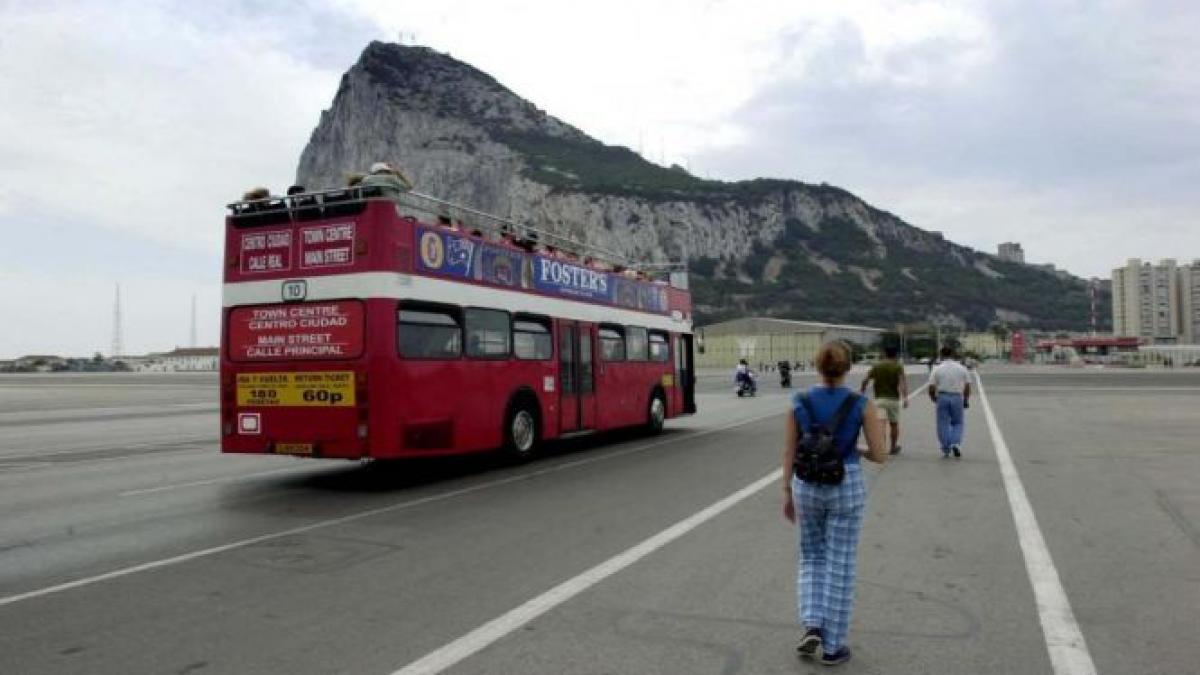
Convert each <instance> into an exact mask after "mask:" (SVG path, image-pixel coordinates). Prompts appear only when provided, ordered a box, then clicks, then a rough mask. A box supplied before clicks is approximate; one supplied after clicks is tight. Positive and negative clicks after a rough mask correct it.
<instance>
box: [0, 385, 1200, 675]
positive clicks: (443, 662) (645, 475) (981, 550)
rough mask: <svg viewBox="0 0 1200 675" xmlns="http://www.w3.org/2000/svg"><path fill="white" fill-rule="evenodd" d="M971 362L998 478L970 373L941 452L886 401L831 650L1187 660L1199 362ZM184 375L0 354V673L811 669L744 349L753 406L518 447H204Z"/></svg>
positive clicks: (949, 665)
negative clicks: (237, 452)
mask: <svg viewBox="0 0 1200 675" xmlns="http://www.w3.org/2000/svg"><path fill="white" fill-rule="evenodd" d="M850 379H851V383H852V384H856V383H857V381H858V375H857V374H856V375H853V376H852V377H851V378H850ZM982 379H983V385H984V387H985V389H986V393H987V397H988V401H989V404H990V410H991V412H992V414H993V417H994V420H995V422H996V431H997V432H998V433H999V441H1001V442H1003V444H1004V450H1005V451H1006V452H1007V453H1009V454H1011V458H1012V465H1013V467H1014V469H1015V472H1012V473H1011V474H1010V475H1008V476H1007V477H1006V476H1005V471H1003V470H1002V469H1003V466H1004V464H1003V463H1002V462H1001V461H1000V459H999V457H1000V456H1001V455H1000V454H998V449H997V448H998V445H997V441H998V439H997V436H996V435H995V434H993V433H992V432H991V430H990V429H989V426H988V424H987V423H986V414H985V410H984V406H983V404H982V401H980V400H979V399H978V398H976V399H974V400H973V405H972V407H971V409H970V411H969V412H968V418H967V439H966V442H965V444H964V457H963V458H962V459H961V460H947V459H942V458H941V455H940V453H939V452H938V451H937V450H936V447H935V443H934V440H933V436H934V434H933V409H932V406H931V405H930V404H929V402H928V400H927V399H926V398H925V397H924V395H923V394H918V396H916V397H915V398H914V400H913V402H912V404H911V406H910V408H909V409H908V411H907V412H906V414H905V417H904V428H903V431H902V445H903V446H904V451H903V452H902V453H901V454H900V455H899V456H898V457H896V458H895V459H894V461H891V462H889V463H888V464H887V465H886V466H885V467H883V468H882V469H879V468H874V467H871V468H869V469H868V481H869V486H870V497H869V505H868V515H867V519H866V525H865V529H864V533H863V538H862V543H861V547H860V557H859V589H858V601H857V605H856V613H855V619H854V624H853V627H852V630H851V635H850V644H851V648H852V649H853V650H854V658H853V659H852V661H851V662H850V663H849V664H847V665H845V666H842V667H841V669H842V670H843V671H844V672H853V673H1064V672H1087V671H1085V670H1075V671H1070V670H1064V668H1066V667H1078V666H1079V665H1080V663H1081V662H1082V661H1081V660H1080V659H1082V658H1084V657H1086V661H1087V663H1090V664H1092V665H1094V671H1093V672H1099V673H1105V674H1109V673H1111V674H1117V673H1122V674H1124V673H1164V674H1166V673H1171V674H1177V673H1200V647H1198V646H1197V643H1196V641H1195V625H1196V624H1197V620H1198V619H1200V490H1198V489H1197V487H1196V479H1197V478H1198V477H1200V447H1198V445H1197V443H1196V442H1195V431H1196V429H1197V421H1198V420H1200V373H1196V372H1191V371H1185V370H1175V371H1112V370H1067V369H1055V368H1032V367H1031V368H1013V367H993V368H985V369H984V370H983V371H982ZM798 380H799V381H798V383H797V384H799V385H804V384H808V383H811V382H812V377H811V375H801V376H800V377H799V378H798ZM923 380H924V376H923V369H917V370H914V371H912V375H911V377H910V383H911V385H910V386H911V387H912V388H913V389H914V390H915V389H917V387H918V386H919V385H920V384H921V382H922V381H923ZM216 393H217V382H216V378H215V377H213V376H211V375H78V376H56V375H43V376H0V513H2V514H3V516H0V673H22V674H24V673H31V674H34V673H89V674H96V673H121V674H126V673H206V674H207V673H239V674H244V673H297V674H300V673H382V674H385V675H386V674H388V673H396V672H406V673H412V672H448V673H533V674H537V673H546V674H549V673H638V674H642V673H689V674H690V673H807V672H815V671H817V670H821V671H823V670H824V669H822V668H819V667H818V666H815V665H812V664H810V663H805V662H802V661H800V660H798V659H797V658H796V657H795V655H794V651H793V650H794V642H795V640H796V638H797V635H798V633H797V629H796V625H795V573H796V572H795V557H794V556H795V533H794V530H793V529H792V528H791V527H790V526H789V525H787V524H786V523H785V521H784V520H783V519H782V516H781V515H780V512H779V509H780V498H779V488H778V482H777V480H774V479H772V478H771V476H772V472H776V471H778V464H779V455H780V450H781V448H780V442H781V438H782V422H783V420H782V414H783V411H784V410H785V409H786V406H787V396H788V394H787V392H784V391H782V390H780V388H779V387H778V384H777V382H774V381H773V380H772V379H771V377H770V374H765V375H764V377H763V380H762V389H761V393H760V395H759V396H758V397H755V398H754V399H738V398H736V397H735V396H734V395H733V390H732V386H731V384H730V383H729V382H727V380H726V378H725V377H723V376H714V377H708V378H704V379H703V380H702V386H701V393H700V395H699V397H698V399H699V405H700V410H701V412H700V414H698V415H696V416H693V417H689V418H682V419H678V420H671V421H670V422H669V423H668V426H667V431H666V432H665V433H663V434H661V435H659V436H656V437H643V436H639V435H636V434H610V435H604V436H602V437H594V438H584V439H577V440H574V441H571V442H567V443H559V444H555V445H553V446H551V447H550V448H548V449H547V452H546V453H545V456H544V457H542V458H541V459H539V460H537V461H534V462H531V463H528V464H525V465H519V466H513V465H509V464H505V463H504V462H502V461H500V460H499V459H498V458H496V457H494V456H478V457H469V458H460V459H450V460H442V461H422V462H405V463H400V464H388V465H378V464H375V465H363V464H358V463H352V462H327V461H313V460H297V459H291V458H277V457H246V456H223V455H220V454H219V452H217V444H216V435H217V415H216V403H215V401H216ZM1013 476H1016V479H1017V480H1018V481H1019V485H1020V487H1021V491H1022V493H1023V495H1024V497H1025V498H1026V499H1027V504H1028V506H1029V507H1030V509H1029V513H1030V514H1032V518H1033V520H1032V524H1031V521H1030V520H1029V519H1028V517H1029V516H1028V515H1014V514H1021V513H1023V512H1021V511H1020V509H1014V508H1012V506H1011V503H1012V500H1013V496H1012V493H1013V487H1012V480H1013ZM1033 533H1036V534H1037V535H1038V536H1037V537H1032V534H1033ZM1031 541H1034V543H1033V544H1031V543H1030V542H1031ZM1037 541H1041V542H1042V544H1043V545H1044V553H1045V559H1044V560H1043V559H1041V558H1037V556H1038V555H1039V553H1038V549H1037V548H1036V542H1037ZM1031 546H1032V547H1033V548H1030V547H1031ZM1031 556H1034V558H1035V564H1032V565H1031V564H1030V559H1031ZM1047 562H1048V564H1049V567H1047ZM1049 572H1053V575H1052V581H1053V583H1051V581H1047V579H1050V578H1051V577H1050V576H1048V573H1049ZM1031 578H1032V579H1035V580H1037V583H1038V586H1037V588H1038V590H1037V591H1036V593H1035V586H1034V584H1033V583H1031ZM1055 589H1058V590H1061V592H1062V598H1063V599H1064V600H1065V602H1067V603H1069V606H1068V610H1069V611H1068V613H1067V614H1066V615H1064V614H1063V612H1062V611H1060V610H1061V607H1059V606H1057V605H1055V604H1054V602H1053V598H1054V597H1057V596H1054V594H1053V592H1052V591H1054V590H1055ZM1047 593H1050V595H1049V596H1047V595H1046V594H1047ZM1047 597H1050V598H1051V600H1050V601H1047V600H1046V598H1047ZM1051 610H1053V611H1051ZM1072 626H1074V627H1075V628H1076V629H1077V630H1078V635H1079V637H1080V639H1079V640H1067V641H1066V642H1068V643H1069V644H1064V642H1063V640H1062V638H1061V635H1063V634H1064V633H1062V632H1061V631H1068V633H1069V630H1068V629H1070V628H1071V627H1072ZM1048 642H1049V643H1050V644H1051V647H1049V648H1048ZM1063 654H1066V655H1067V657H1063V656H1062V655H1063ZM1052 655H1057V656H1054V658H1052ZM1081 655H1082V656H1081ZM1063 658H1066V659H1067V660H1066V661H1063ZM1072 659H1074V660H1072ZM1064 663H1066V664H1067V666H1064V665H1063V664H1064ZM431 664H432V665H431ZM438 664H440V665H438ZM1085 665H1086V664H1085ZM426 666H428V668H426ZM423 668H424V669H425V670H423V671H422V669H423Z"/></svg>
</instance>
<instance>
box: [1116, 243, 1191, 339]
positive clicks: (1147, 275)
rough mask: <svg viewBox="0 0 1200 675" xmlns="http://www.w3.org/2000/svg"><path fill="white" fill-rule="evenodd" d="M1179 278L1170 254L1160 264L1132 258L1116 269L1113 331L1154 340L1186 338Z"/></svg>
mask: <svg viewBox="0 0 1200 675" xmlns="http://www.w3.org/2000/svg"><path fill="white" fill-rule="evenodd" d="M1179 282H1180V272H1179V268H1178V266H1177V265H1176V264H1175V261H1174V260H1172V259H1170V258H1167V259H1165V260H1162V261H1160V262H1159V263H1158V264H1157V265H1155V264H1152V263H1149V262H1142V261H1141V260H1139V259H1137V258H1130V259H1129V261H1128V262H1127V263H1126V265H1125V266H1124V267H1118V268H1117V269H1114V270H1113V283H1112V286H1113V289H1112V303H1113V333H1114V334H1115V335H1118V336H1127V337H1140V338H1145V339H1146V340H1147V341H1148V342H1151V343H1154V344H1174V343H1178V342H1183V341H1184V336H1183V330H1182V323H1181V321H1180V319H1181V316H1182V314H1183V312H1182V308H1181V307H1180V293H1179Z"/></svg>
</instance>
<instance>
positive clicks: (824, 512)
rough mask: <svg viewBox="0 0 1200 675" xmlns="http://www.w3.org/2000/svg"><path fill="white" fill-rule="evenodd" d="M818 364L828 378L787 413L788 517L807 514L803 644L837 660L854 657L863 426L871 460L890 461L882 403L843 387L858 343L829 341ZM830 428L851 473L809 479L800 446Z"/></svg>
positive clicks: (809, 651) (801, 577) (802, 524)
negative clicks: (802, 470) (850, 639)
mask: <svg viewBox="0 0 1200 675" xmlns="http://www.w3.org/2000/svg"><path fill="white" fill-rule="evenodd" d="M816 366H817V371H818V372H819V373H820V374H821V379H822V384H819V385H816V386H814V387H813V388H811V389H809V390H808V391H807V392H800V393H797V394H796V395H795V396H794V397H793V398H792V414H791V415H788V418H787V427H786V445H785V447H784V451H783V494H784V497H783V515H784V517H785V518H787V519H788V521H789V522H792V523H795V522H796V520H797V517H799V529H800V545H799V555H798V565H799V570H798V586H799V588H798V592H797V600H798V603H799V618H800V624H801V627H802V629H803V630H804V633H803V635H802V637H801V639H800V644H799V646H798V647H797V648H796V650H797V651H798V652H799V653H800V655H801V656H810V657H814V658H817V659H819V661H820V662H821V663H822V664H824V665H829V666H835V665H838V664H841V663H845V662H846V661H848V660H849V659H850V649H849V647H847V646H846V634H847V633H848V632H849V630H850V614H851V610H852V609H853V606H854V580H855V574H856V559H857V555H858V535H859V532H860V531H861V529H862V520H863V510H864V508H865V506H866V497H867V493H866V486H865V484H864V483H863V476H862V470H861V467H860V466H859V457H860V454H859V451H858V447H857V443H858V435H859V432H860V430H861V431H863V432H865V435H866V438H867V448H868V451H867V453H866V454H865V455H863V456H865V457H866V458H867V459H869V460H871V461H872V462H876V463H879V464H882V463H883V462H884V461H886V459H887V449H886V448H885V447H884V438H883V424H882V422H880V420H879V414H878V411H877V410H876V409H875V405H874V404H873V403H872V402H871V401H869V400H868V399H866V398H863V397H861V396H859V395H858V394H855V393H854V392H853V391H851V390H850V389H849V388H847V387H845V386H844V385H843V382H844V380H845V377H846V372H847V371H849V370H850V349H849V348H848V347H847V346H846V345H845V344H844V343H842V342H829V343H826V344H825V345H824V346H822V347H821V351H820V352H819V353H818V354H817V362H816ZM850 397H853V398H850ZM843 404H845V405H843ZM831 427H832V428H831ZM825 431H827V432H828V434H829V435H830V436H831V440H832V442H833V446H834V447H836V449H837V452H838V453H840V457H841V465H843V466H844V475H843V476H842V478H841V480H840V481H836V480H835V479H836V475H838V474H839V472H837V471H834V472H832V473H833V474H834V476H835V477H834V478H833V479H830V478H824V479H822V478H821V477H820V476H814V475H813V474H812V473H811V472H807V473H806V477H807V479H808V480H801V479H800V477H799V476H797V461H796V460H797V448H798V446H799V445H800V444H801V443H802V442H804V441H805V437H806V435H807V436H809V437H810V438H809V439H808V441H807V442H805V443H804V445H805V449H803V450H801V453H802V454H803V455H804V456H803V457H802V459H806V458H810V457H812V454H811V450H812V448H813V447H814V446H819V445H820V443H819V440H820V439H819V436H820V435H821V434H823V433H824V432H825ZM835 461H836V460H835ZM802 463H803V462H802ZM810 466H811V465H810ZM827 473H828V472H827Z"/></svg>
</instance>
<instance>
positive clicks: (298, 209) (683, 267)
mask: <svg viewBox="0 0 1200 675" xmlns="http://www.w3.org/2000/svg"><path fill="white" fill-rule="evenodd" d="M376 198H386V199H390V200H391V201H393V202H396V203H397V204H399V205H401V206H404V207H407V208H409V209H412V210H414V211H419V212H423V213H427V214H429V215H432V216H435V217H436V218H437V222H438V223H439V224H442V225H446V226H453V225H456V226H458V227H461V228H464V229H467V230H478V231H479V232H480V233H481V234H484V235H485V236H486V237H488V238H490V239H492V240H496V241H499V240H502V239H506V238H507V239H510V240H511V241H513V242H514V243H516V244H517V245H521V244H522V243H524V244H529V245H543V246H547V247H550V248H552V249H557V250H560V251H562V252H564V253H567V254H569V255H573V256H575V257H577V258H578V259H579V260H580V261H582V262H587V260H589V259H590V260H594V261H597V262H601V263H606V264H608V265H610V266H612V267H613V269H614V271H621V270H623V269H624V270H632V271H635V272H641V273H643V274H645V275H647V276H651V277H654V276H660V275H661V276H666V277H669V279H670V282H671V285H672V286H676V287H679V288H684V289H686V288H687V281H686V278H687V275H686V272H687V264H686V263H685V262H683V261H679V260H669V261H659V262H634V261H633V260H631V259H629V258H628V257H626V256H624V255H622V254H620V253H617V252H615V251H611V250H609V249H605V248H602V247H599V246H595V245H593V244H588V243H587V242H582V241H579V240H577V239H573V238H571V237H568V236H565V235H562V234H559V233H557V232H551V231H549V230H546V229H542V228H539V227H534V226H533V225H528V224H525V223H521V222H518V221H515V220H511V219H508V218H502V217H500V216H496V215H493V214H490V213H487V212H485V211H480V210H478V209H475V208H471V207H469V206H464V205H462V204H456V203H454V202H451V201H447V200H445V199H439V198H437V197H433V196H431V195H427V194H423V193H420V192H400V191H393V190H385V189H383V188H380V187H379V186H374V185H368V186H359V185H356V186H351V187H344V188H333V189H329V190H320V191H316V192H304V193H300V194H294V195H288V196H286V197H279V196H270V197H264V198H262V199H250V200H243V201H238V202H233V203H230V204H228V205H227V207H228V208H229V210H230V211H231V212H232V214H233V216H234V217H235V218H246V219H253V220H254V221H255V222H261V224H264V225H265V224H283V223H288V222H297V221H302V220H313V219H317V218H322V217H328V216H334V215H350V213H349V212H345V211H343V210H344V209H346V208H347V207H351V210H355V209H354V208H353V207H354V206H358V207H359V208H358V209H357V210H361V207H362V206H363V205H364V204H365V202H366V200H368V199H376ZM406 215H412V214H406Z"/></svg>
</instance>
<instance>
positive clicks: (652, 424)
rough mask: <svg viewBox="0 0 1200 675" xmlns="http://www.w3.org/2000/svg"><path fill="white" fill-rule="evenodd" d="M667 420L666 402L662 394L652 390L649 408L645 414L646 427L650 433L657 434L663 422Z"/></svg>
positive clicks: (661, 428)
mask: <svg viewBox="0 0 1200 675" xmlns="http://www.w3.org/2000/svg"><path fill="white" fill-rule="evenodd" d="M666 421H667V403H666V401H664V400H663V395H662V394H660V393H658V392H654V394H653V395H652V396H651V397H650V410H649V412H648V414H647V415H646V428H647V429H648V430H649V431H650V433H652V434H657V433H658V432H660V431H662V430H663V424H665V423H666Z"/></svg>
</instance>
